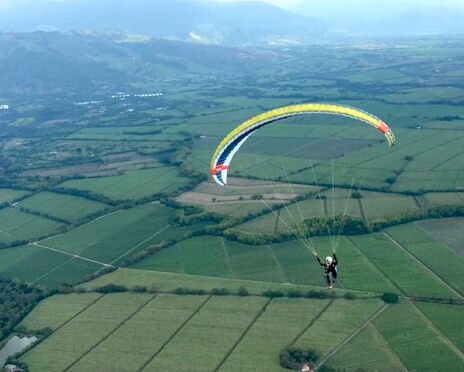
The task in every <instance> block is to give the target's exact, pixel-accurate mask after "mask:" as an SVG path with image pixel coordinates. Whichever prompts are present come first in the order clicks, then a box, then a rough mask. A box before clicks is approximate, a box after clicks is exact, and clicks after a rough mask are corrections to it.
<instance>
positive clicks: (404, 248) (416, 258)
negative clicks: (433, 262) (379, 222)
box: [383, 231, 464, 300]
mask: <svg viewBox="0 0 464 372" xmlns="http://www.w3.org/2000/svg"><path fill="white" fill-rule="evenodd" d="M383 234H384V235H385V236H386V237H387V238H388V239H390V241H391V242H392V243H393V244H395V245H396V246H397V247H398V248H400V249H401V250H402V251H403V252H404V253H406V254H407V255H408V256H409V257H410V258H412V259H413V260H414V261H416V262H417V263H419V264H420V266H421V267H423V268H424V269H425V270H426V271H427V272H428V273H430V274H432V277H434V278H435V279H436V280H438V281H439V282H440V283H441V284H443V285H444V286H445V287H446V288H448V289H449V290H450V291H451V292H453V293H454V294H455V295H456V296H458V298H459V299H461V300H464V297H463V296H462V295H461V293H460V292H459V291H458V290H457V289H455V288H454V287H453V286H452V285H451V284H449V283H448V282H447V281H446V280H445V279H443V278H442V277H441V276H440V275H438V274H437V273H435V271H433V270H432V269H431V268H430V267H428V266H427V265H426V264H425V263H424V262H422V261H421V260H420V259H419V258H418V257H416V256H415V255H414V254H412V253H411V252H410V251H409V250H408V249H407V248H406V247H405V246H404V245H403V244H401V243H400V242H398V241H397V240H396V239H395V238H393V237H392V236H391V235H390V234H389V233H388V232H386V231H384V232H383Z"/></svg>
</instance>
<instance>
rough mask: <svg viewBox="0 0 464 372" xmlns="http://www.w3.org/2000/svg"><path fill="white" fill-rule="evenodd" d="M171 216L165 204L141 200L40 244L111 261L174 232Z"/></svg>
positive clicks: (106, 261)
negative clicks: (134, 204) (128, 207)
mask: <svg viewBox="0 0 464 372" xmlns="http://www.w3.org/2000/svg"><path fill="white" fill-rule="evenodd" d="M171 216H172V211H171V210H170V209H169V208H167V207H163V206H161V205H159V204H153V203H152V204H145V205H143V206H140V207H136V208H133V209H128V210H123V211H118V212H115V213H111V214H109V215H106V216H103V217H101V218H99V219H98V220H95V221H93V222H91V223H89V224H86V225H83V226H82V227H80V228H77V229H74V230H71V231H70V232H67V233H65V234H63V235H59V236H56V237H52V238H49V239H45V240H43V241H41V242H40V244H41V245H44V246H47V247H50V248H54V249H58V250H60V251H63V252H66V253H72V254H78V255H80V256H82V257H85V258H90V259H94V260H98V261H102V262H105V263H111V262H115V261H117V260H119V259H122V258H123V257H125V256H126V255H128V254H132V253H135V252H137V250H141V249H142V248H144V246H148V245H149V244H153V243H156V242H161V241H162V240H164V239H168V238H169V236H173V235H174V234H176V231H174V230H173V229H170V226H169V221H170V218H171Z"/></svg>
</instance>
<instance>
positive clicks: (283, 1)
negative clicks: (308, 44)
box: [0, 0, 303, 9]
mask: <svg viewBox="0 0 464 372" xmlns="http://www.w3.org/2000/svg"><path fill="white" fill-rule="evenodd" d="M0 1H1V0H0ZM215 1H218V2H223V3H224V2H233V1H247V0H215ZM248 1H250V0H248ZM257 1H261V2H264V3H269V4H272V5H276V6H278V7H280V8H284V9H289V8H291V7H294V6H296V5H298V4H301V3H302V2H303V1H301V0H257Z"/></svg>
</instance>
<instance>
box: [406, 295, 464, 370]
mask: <svg viewBox="0 0 464 372" xmlns="http://www.w3.org/2000/svg"><path fill="white" fill-rule="evenodd" d="M409 303H410V304H411V305H412V307H413V308H414V310H415V311H416V313H417V314H418V315H419V317H420V318H422V320H423V321H424V322H425V323H426V324H427V325H428V326H429V328H430V329H431V330H432V331H433V332H434V333H435V334H436V335H437V336H438V338H439V339H440V340H441V341H443V342H444V343H445V344H446V345H447V346H448V347H449V348H450V349H451V350H453V351H454V353H455V354H456V355H457V356H458V357H459V358H461V360H462V361H463V362H464V353H463V352H462V351H461V350H460V349H459V348H458V347H457V346H456V345H455V344H454V343H453V342H452V341H451V340H450V339H449V338H448V336H446V335H445V334H444V333H443V332H442V331H441V330H440V329H439V328H438V327H437V326H436V325H435V324H434V323H433V321H432V320H431V319H430V318H429V317H428V316H427V315H425V314H424V313H423V312H422V311H421V310H420V309H419V308H418V307H417V306H416V305H415V304H414V301H409Z"/></svg>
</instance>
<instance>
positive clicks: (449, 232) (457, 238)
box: [417, 218, 464, 256]
mask: <svg viewBox="0 0 464 372" xmlns="http://www.w3.org/2000/svg"><path fill="white" fill-rule="evenodd" d="M417 225H418V226H419V227H420V228H422V229H424V230H425V231H426V232H427V233H428V234H429V235H430V236H431V237H432V238H433V239H435V240H436V241H438V242H443V243H445V244H446V245H447V246H448V247H450V248H452V249H453V250H454V251H455V252H456V253H457V254H459V255H460V256H464V247H463V245H462V241H463V239H464V218H451V219H446V220H425V221H420V222H418V223H417Z"/></svg>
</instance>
